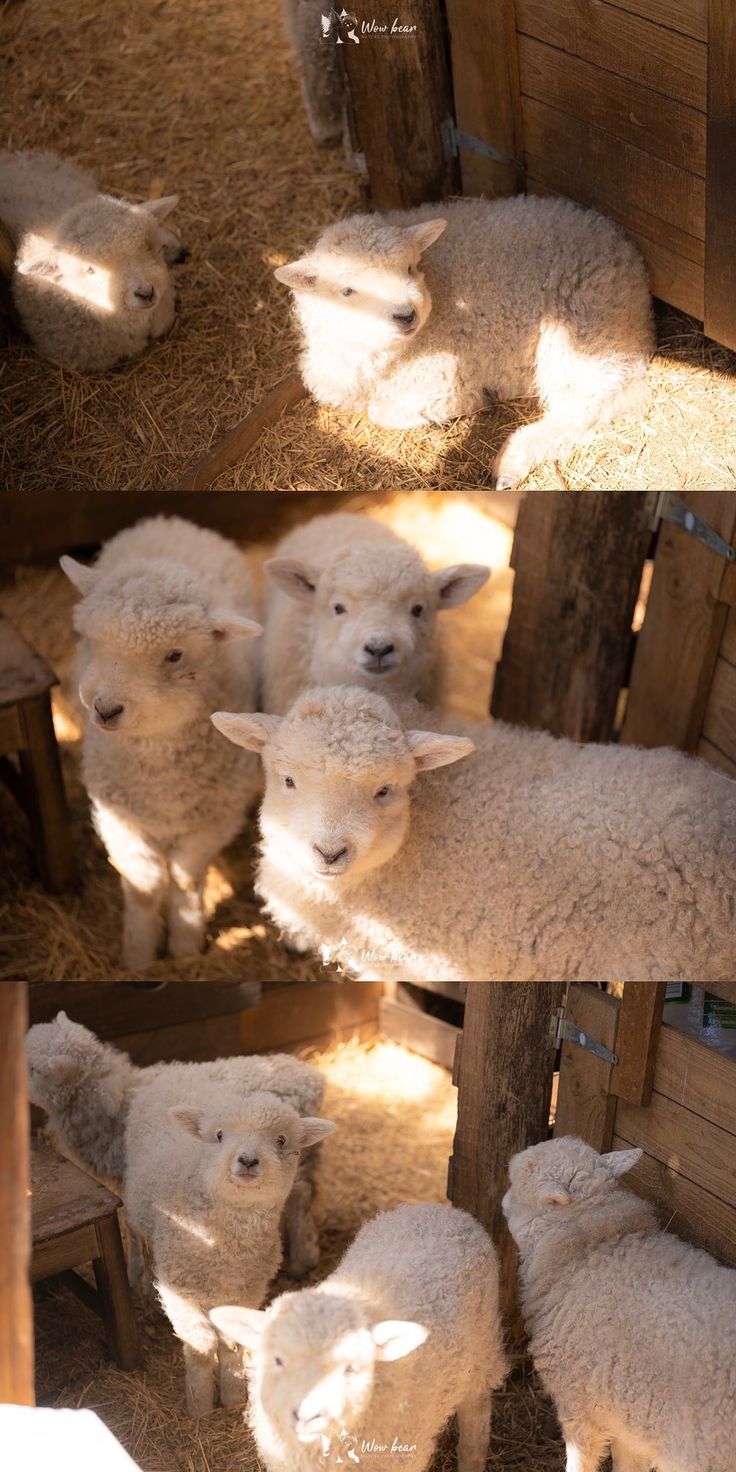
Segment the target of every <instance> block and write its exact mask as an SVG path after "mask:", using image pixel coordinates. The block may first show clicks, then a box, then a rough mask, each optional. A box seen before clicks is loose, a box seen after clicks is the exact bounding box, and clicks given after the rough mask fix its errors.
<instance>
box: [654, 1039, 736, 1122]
mask: <svg viewBox="0 0 736 1472" xmlns="http://www.w3.org/2000/svg"><path fill="white" fill-rule="evenodd" d="M654 1087H655V1089H656V1090H657V1093H658V1094H664V1095H665V1096H666V1098H668V1099H672V1100H673V1101H674V1103H675V1104H682V1105H683V1106H684V1108H685V1109H689V1110H690V1111H691V1113H692V1114H699V1115H701V1117H702V1118H703V1119H707V1120H710V1123H711V1124H717V1125H720V1127H721V1129H724V1130H726V1131H727V1132H728V1133H729V1134H731V1135H736V1060H734V1059H733V1058H724V1057H723V1056H722V1055H721V1054H720V1053H717V1052H716V1050H715V1049H714V1048H709V1047H706V1045H705V1044H704V1043H701V1042H698V1041H697V1040H696V1039H695V1038H690V1037H688V1036H687V1034H686V1033H682V1032H680V1031H679V1030H678V1028H676V1027H669V1026H667V1025H666V1024H665V1026H664V1027H663V1028H662V1031H661V1034H660V1039H659V1048H658V1050H657V1067H656V1071H655V1075H654Z"/></svg>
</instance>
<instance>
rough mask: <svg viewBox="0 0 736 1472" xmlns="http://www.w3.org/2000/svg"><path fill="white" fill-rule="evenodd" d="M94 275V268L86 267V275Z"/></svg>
mask: <svg viewBox="0 0 736 1472" xmlns="http://www.w3.org/2000/svg"><path fill="white" fill-rule="evenodd" d="M94 274H95V268H94V266H88V267H87V275H88V276H94Z"/></svg>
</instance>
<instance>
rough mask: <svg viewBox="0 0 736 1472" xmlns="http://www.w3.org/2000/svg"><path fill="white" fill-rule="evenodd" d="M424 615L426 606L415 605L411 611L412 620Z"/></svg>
mask: <svg viewBox="0 0 736 1472" xmlns="http://www.w3.org/2000/svg"><path fill="white" fill-rule="evenodd" d="M423 613H424V605H423V604H422V603H415V604H414V607H413V608H412V611H411V616H412V618H421V616H422V614H423Z"/></svg>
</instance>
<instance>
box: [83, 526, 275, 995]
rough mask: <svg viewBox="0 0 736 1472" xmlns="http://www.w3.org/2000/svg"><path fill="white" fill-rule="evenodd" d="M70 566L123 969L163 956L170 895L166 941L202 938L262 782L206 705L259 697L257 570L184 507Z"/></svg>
mask: <svg viewBox="0 0 736 1472" xmlns="http://www.w3.org/2000/svg"><path fill="white" fill-rule="evenodd" d="M61 566H62V568H63V570H64V572H65V573H66V574H67V576H68V577H69V578H70V579H71V581H72V583H73V584H74V586H75V587H76V588H77V589H78V591H79V592H80V593H81V594H82V600H81V602H79V603H78V604H77V605H76V608H75V611H74V624H75V628H76V630H77V632H78V633H79V634H80V635H81V642H80V646H79V651H78V657H77V673H78V678H79V693H80V699H81V701H82V705H83V706H84V707H85V711H86V715H87V719H86V730H85V735H84V755H83V776H84V781H85V784H86V787H87V791H88V793H89V797H90V802H91V807H92V818H93V822H94V826H95V828H96V830H97V833H98V834H99V836H100V838H101V839H102V842H103V843H104V845H105V848H106V849H107V852H108V856H109V858H110V862H111V863H112V864H113V866H114V867H115V868H116V869H117V870H118V872H119V874H120V877H121V881H122V888H123V899H124V921H123V946H122V959H123V965H124V967H127V968H129V969H131V970H134V971H135V970H141V969H142V968H145V967H147V966H148V965H149V964H150V963H151V962H152V961H153V960H154V959H155V957H156V952H157V949H158V946H159V942H160V939H161V929H162V910H163V906H164V903H165V902H166V901H168V909H169V916H168V919H169V950H170V953H171V955H173V956H177V957H180V956H189V955H192V954H194V953H196V952H197V951H198V950H200V949H201V946H202V942H203V937H204V912H203V898H202V892H203V886H204V880H205V875H206V872H207V866H208V864H209V863H210V861H211V860H212V859H214V858H215V856H216V855H217V854H218V853H219V852H220V850H221V849H222V848H224V847H225V845H226V844H228V843H230V842H231V841H232V839H233V838H235V836H236V834H237V833H238V832H239V830H240V828H241V826H242V824H243V821H244V818H245V814H246V810H247V807H248V804H249V802H250V801H251V799H252V798H253V797H254V796H255V793H256V788H257V763H256V762H255V761H254V760H253V758H245V759H243V760H235V761H233V760H230V759H229V757H228V754H227V750H226V747H225V745H224V743H223V742H221V741H219V740H218V738H217V736H216V735H215V734H214V732H213V731H212V727H211V725H210V722H209V713H210V711H211V710H212V709H213V708H214V706H215V705H217V704H221V703H222V699H223V697H227V699H228V700H229V701H237V700H238V699H242V698H245V700H246V701H247V702H248V703H253V702H254V700H255V695H256V681H257V675H256V668H255V662H254V659H253V655H252V652H251V651H250V650H247V649H246V650H243V649H242V648H241V647H240V644H241V643H242V641H243V640H245V639H251V638H253V636H254V635H256V634H259V633H261V632H262V630H261V625H260V624H258V623H255V622H254V619H253V613H254V598H253V593H252V590H251V584H250V576H249V573H248V569H247V566H246V563H245V560H244V558H243V557H242V555H241V553H240V552H239V550H238V549H237V548H236V547H235V546H234V545H233V544H232V543H231V542H228V541H226V540H225V539H224V538H223V537H220V536H218V535H217V533H215V532H212V531H208V530H206V529H204V528H202V527H197V526H193V525H192V524H191V523H190V522H187V521H182V520H181V519H180V518H179V517H164V516H159V517H154V518H153V519H151V520H147V521H141V522H138V523H137V524H136V525H134V526H132V527H128V528H127V529H126V530H125V531H122V532H119V533H118V534H117V535H116V536H115V537H113V538H112V540H111V541H109V542H108V543H107V544H106V545H105V546H104V547H103V549H102V552H101V554H100V556H99V558H98V560H97V563H96V564H95V566H94V567H85V566H83V565H81V564H80V563H78V562H75V561H74V559H73V558H71V557H62V558H61Z"/></svg>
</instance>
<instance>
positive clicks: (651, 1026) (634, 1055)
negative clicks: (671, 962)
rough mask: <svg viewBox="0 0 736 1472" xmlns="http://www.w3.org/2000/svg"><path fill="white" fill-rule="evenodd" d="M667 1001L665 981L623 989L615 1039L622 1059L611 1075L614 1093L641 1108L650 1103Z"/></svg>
mask: <svg viewBox="0 0 736 1472" xmlns="http://www.w3.org/2000/svg"><path fill="white" fill-rule="evenodd" d="M664 999H665V983H664V982H663V981H654V982H652V981H636V982H631V981H627V982H626V984H625V986H624V990H623V997H622V1000H621V1011H620V1014H619V1019H618V1035H617V1038H616V1051H617V1052H618V1053H619V1055H620V1058H619V1064H618V1067H617V1068H614V1069H613V1072H612V1075H611V1093H612V1094H615V1096H616V1098H617V1099H626V1101H627V1102H628V1103H629V1104H637V1105H639V1106H640V1107H642V1108H646V1106H647V1104H649V1103H651V1098H652V1088H653V1086H654V1070H655V1068H656V1066H657V1045H658V1043H659V1032H660V1028H661V1026H662V1008H663V1006H664Z"/></svg>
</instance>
